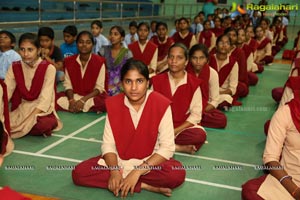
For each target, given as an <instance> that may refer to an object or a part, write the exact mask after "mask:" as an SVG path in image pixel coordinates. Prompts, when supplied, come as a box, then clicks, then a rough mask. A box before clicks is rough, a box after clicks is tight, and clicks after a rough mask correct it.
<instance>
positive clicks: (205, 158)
mask: <svg viewBox="0 0 300 200" xmlns="http://www.w3.org/2000/svg"><path fill="white" fill-rule="evenodd" d="M175 155H180V156H185V157H191V158H199V159H203V160H212V161H218V162H225V163H230V164H235V165H242V166H247V167H257V165H253V164H248V163H242V162H236V161H230V160H223V159H219V158H210V157H206V156H198V155H189V154H184V153H178V152H176V153H175Z"/></svg>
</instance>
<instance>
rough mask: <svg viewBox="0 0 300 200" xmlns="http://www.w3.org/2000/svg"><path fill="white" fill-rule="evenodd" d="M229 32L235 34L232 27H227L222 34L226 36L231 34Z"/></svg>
mask: <svg viewBox="0 0 300 200" xmlns="http://www.w3.org/2000/svg"><path fill="white" fill-rule="evenodd" d="M231 31H234V32H235V33H236V34H237V32H236V29H235V28H233V27H228V28H226V29H225V30H224V34H228V33H229V32H231Z"/></svg>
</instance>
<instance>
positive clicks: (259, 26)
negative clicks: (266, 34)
mask: <svg viewBox="0 0 300 200" xmlns="http://www.w3.org/2000/svg"><path fill="white" fill-rule="evenodd" d="M258 28H261V29H262V30H263V31H264V29H263V28H262V27H261V25H258V26H256V27H255V29H254V33H255V34H256V30H257V29H258Z"/></svg>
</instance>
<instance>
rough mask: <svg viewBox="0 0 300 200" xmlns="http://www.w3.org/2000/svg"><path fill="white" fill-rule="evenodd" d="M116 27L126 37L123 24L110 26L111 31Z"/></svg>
mask: <svg viewBox="0 0 300 200" xmlns="http://www.w3.org/2000/svg"><path fill="white" fill-rule="evenodd" d="M114 28H115V29H117V31H118V32H119V33H120V35H121V36H122V37H125V31H124V29H123V28H122V27H121V26H112V27H111V28H110V30H109V32H111V30H113V29H114Z"/></svg>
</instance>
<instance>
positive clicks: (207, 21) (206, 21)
mask: <svg viewBox="0 0 300 200" xmlns="http://www.w3.org/2000/svg"><path fill="white" fill-rule="evenodd" d="M206 23H209V25H211V23H210V21H209V20H205V21H204V22H203V27H204V25H205V24H206Z"/></svg>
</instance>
